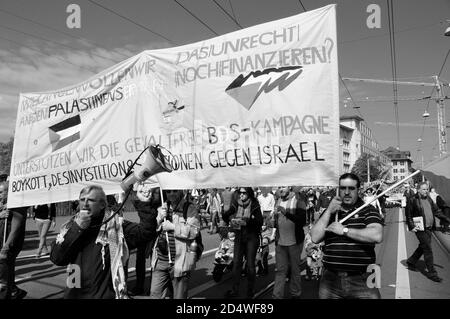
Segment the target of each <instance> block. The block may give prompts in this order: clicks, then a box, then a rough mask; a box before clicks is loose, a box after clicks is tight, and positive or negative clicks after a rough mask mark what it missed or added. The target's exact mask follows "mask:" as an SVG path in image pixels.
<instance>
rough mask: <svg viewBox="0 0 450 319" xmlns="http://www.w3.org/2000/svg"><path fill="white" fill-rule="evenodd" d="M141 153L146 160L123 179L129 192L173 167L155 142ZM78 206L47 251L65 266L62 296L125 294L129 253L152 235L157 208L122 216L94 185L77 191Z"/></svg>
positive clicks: (92, 296) (107, 296)
mask: <svg viewBox="0 0 450 319" xmlns="http://www.w3.org/2000/svg"><path fill="white" fill-rule="evenodd" d="M145 152H147V159H146V160H145V163H144V165H143V166H141V167H140V168H139V169H137V170H136V171H135V172H134V173H133V174H128V175H127V176H126V178H125V179H124V180H123V181H122V183H121V187H122V188H123V189H124V190H126V191H127V196H128V195H129V194H130V192H131V190H132V187H133V184H134V183H135V182H141V181H144V180H146V179H148V178H149V177H150V176H152V175H154V174H157V173H159V172H162V171H171V167H170V165H169V164H167V163H166V161H165V158H164V157H163V156H162V155H161V152H160V150H159V148H158V147H154V146H149V147H148V148H147V149H146V150H145ZM142 153H144V152H142ZM142 153H141V155H142ZM138 158H139V157H138ZM136 161H137V160H136ZM133 166H134V165H133ZM125 200H126V199H125ZM125 200H124V201H125ZM79 209H80V210H79V211H78V212H77V213H76V215H75V216H74V217H72V218H71V219H70V220H69V221H68V222H67V223H65V224H64V225H62V227H61V231H60V233H59V234H58V236H57V237H56V240H55V241H54V242H53V244H52V252H51V255H50V260H51V261H52V262H53V263H54V264H56V265H58V266H66V265H69V267H68V272H69V275H68V279H67V282H66V283H67V287H66V290H65V293H64V298H66V299H114V298H116V299H126V298H128V295H127V286H126V274H125V270H124V266H125V265H126V263H127V261H128V257H129V253H128V252H129V249H134V248H137V247H138V246H140V245H142V244H145V243H146V242H149V241H151V240H153V239H154V238H156V226H157V225H156V217H157V211H156V209H148V210H146V209H145V210H142V212H143V214H140V219H141V221H140V223H132V222H130V221H127V220H123V218H122V217H120V216H119V215H118V214H116V213H113V212H112V211H111V210H110V209H109V207H108V205H107V197H106V194H105V192H104V191H103V189H102V187H101V186H98V185H90V186H86V187H84V188H83V189H82V190H81V192H80V197H79ZM119 211H120V209H118V212H119Z"/></svg>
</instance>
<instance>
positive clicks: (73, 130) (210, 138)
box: [8, 5, 339, 207]
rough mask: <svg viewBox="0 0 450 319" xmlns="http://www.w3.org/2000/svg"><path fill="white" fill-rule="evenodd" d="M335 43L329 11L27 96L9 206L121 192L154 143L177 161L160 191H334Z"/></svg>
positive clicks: (166, 52)
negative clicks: (90, 190) (86, 190)
mask: <svg viewBox="0 0 450 319" xmlns="http://www.w3.org/2000/svg"><path fill="white" fill-rule="evenodd" d="M336 43H337V42H336V12H335V5H329V6H326V7H323V8H320V9H317V10H314V11H309V12H306V13H302V14H299V15H296V16H292V17H288V18H285V19H281V20H278V21H273V22H268V23H264V24H261V25H257V26H253V27H250V28H246V29H243V30H240V31H236V32H232V33H229V34H225V35H222V36H219V37H216V38H213V39H210V40H206V41H202V42H198V43H194V44H189V45H184V46H180V47H174V48H167V49H160V50H151V51H144V52H142V53H140V54H138V55H137V56H135V57H132V58H130V59H128V60H126V61H124V62H122V63H120V64H117V65H115V66H113V67H111V68H109V69H107V70H105V71H104V72H101V73H100V74H97V75H96V76H94V77H92V78H90V79H88V80H87V81H85V82H83V83H80V84H78V85H75V86H73V87H68V88H64V89H62V90H57V91H53V92H43V93H27V94H21V96H20V100H19V107H18V113H17V124H16V133H15V140H14V150H13V158H12V165H11V175H10V188H9V201H8V204H9V205H10V206H11V207H15V206H26V205H35V204H41V203H49V202H58V201H65V200H72V199H75V198H77V196H78V194H79V191H80V190H81V188H82V187H84V186H86V185H89V184H99V185H101V186H102V187H103V188H104V189H105V191H106V193H107V194H110V193H118V192H120V191H121V189H120V186H119V183H120V181H121V180H122V178H123V177H124V175H125V173H126V172H127V170H128V168H129V167H130V165H131V164H132V162H133V161H134V159H135V158H136V157H137V156H138V155H139V153H140V152H141V151H142V150H144V149H145V147H146V146H148V145H149V144H161V145H163V146H164V147H165V148H167V149H168V150H169V151H170V152H171V153H172V156H170V162H171V164H172V166H173V167H174V171H173V172H172V173H160V174H158V175H156V177H157V179H158V181H159V183H160V185H161V186H162V187H163V188H169V189H184V188H207V187H225V186H235V185H242V186H276V185H336V182H337V178H338V172H339V103H338V98H339V92H338V61H337V50H336V49H337V44H336Z"/></svg>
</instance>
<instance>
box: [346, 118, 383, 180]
mask: <svg viewBox="0 0 450 319" xmlns="http://www.w3.org/2000/svg"><path fill="white" fill-rule="evenodd" d="M339 141H340V149H341V152H340V153H341V154H340V157H341V158H340V163H341V172H340V173H348V172H350V171H351V170H352V167H353V165H354V164H355V162H356V160H357V159H358V158H359V157H360V156H362V155H364V154H368V155H370V156H372V157H375V158H377V159H378V160H379V161H380V162H381V163H382V164H383V166H385V167H388V166H390V165H391V160H390V159H389V157H388V156H386V155H385V154H384V153H382V152H381V151H380V148H379V145H378V142H377V141H376V140H375V137H374V136H373V134H372V130H371V129H370V128H369V127H368V126H367V125H366V123H365V121H364V119H363V118H362V117H360V116H358V115H351V116H341V118H340V133H339Z"/></svg>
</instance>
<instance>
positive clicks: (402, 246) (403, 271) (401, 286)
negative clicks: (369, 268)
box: [395, 208, 411, 299]
mask: <svg viewBox="0 0 450 319" xmlns="http://www.w3.org/2000/svg"><path fill="white" fill-rule="evenodd" d="M398 219H399V220H398V248H397V281H396V284H395V299H411V290H410V287H409V273H408V269H407V268H406V267H405V266H403V265H402V264H401V261H402V260H406V259H407V258H408V256H407V252H406V239H405V223H404V219H403V209H402V208H399V209H398Z"/></svg>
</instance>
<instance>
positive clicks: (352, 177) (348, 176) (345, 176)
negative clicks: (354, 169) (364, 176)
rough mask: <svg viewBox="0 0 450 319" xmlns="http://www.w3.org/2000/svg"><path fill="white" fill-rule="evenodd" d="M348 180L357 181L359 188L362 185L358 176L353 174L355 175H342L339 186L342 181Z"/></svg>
mask: <svg viewBox="0 0 450 319" xmlns="http://www.w3.org/2000/svg"><path fill="white" fill-rule="evenodd" d="M347 178H350V179H353V180H354V181H356V187H357V188H359V186H360V185H361V182H360V181H359V177H358V175H356V174H353V173H345V174H342V175H341V177H339V184H341V180H342V179H347Z"/></svg>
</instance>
